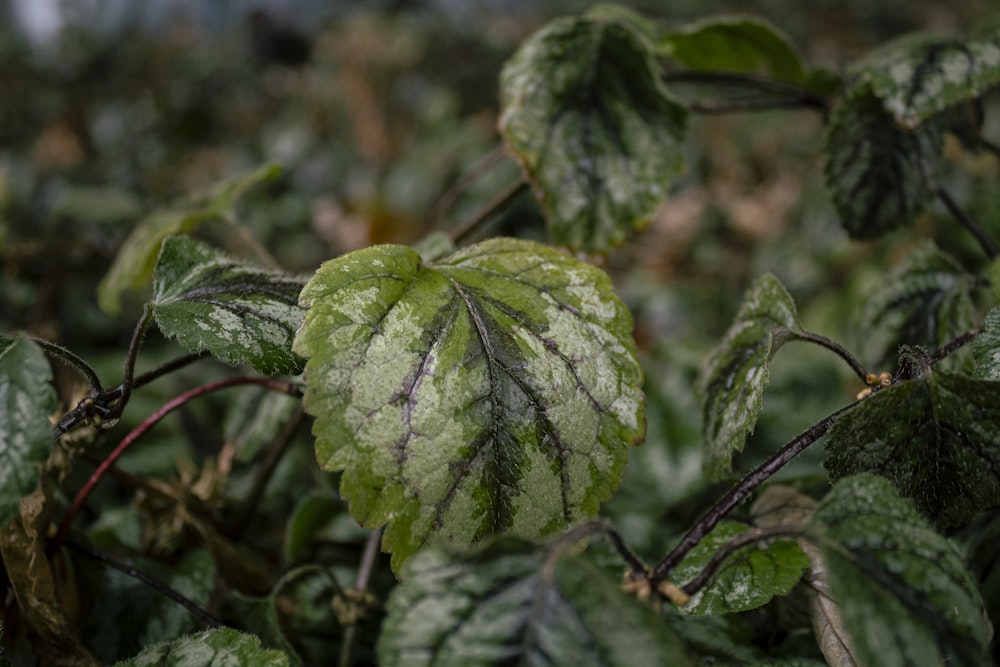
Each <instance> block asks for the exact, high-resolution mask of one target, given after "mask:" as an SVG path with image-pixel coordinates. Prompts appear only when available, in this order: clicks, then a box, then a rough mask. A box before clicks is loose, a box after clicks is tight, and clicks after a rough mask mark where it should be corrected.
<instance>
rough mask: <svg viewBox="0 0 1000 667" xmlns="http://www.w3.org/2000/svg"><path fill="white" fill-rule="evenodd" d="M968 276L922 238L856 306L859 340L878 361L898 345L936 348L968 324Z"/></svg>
mask: <svg viewBox="0 0 1000 667" xmlns="http://www.w3.org/2000/svg"><path fill="white" fill-rule="evenodd" d="M971 287H972V281H971V278H970V276H969V275H968V274H967V273H966V272H965V271H964V270H963V269H962V267H961V266H959V265H958V264H957V263H956V262H955V260H953V259H952V258H951V257H949V256H948V255H945V254H944V253H942V252H941V251H940V250H938V249H937V247H936V246H935V245H934V244H933V243H926V244H924V245H922V246H920V247H918V248H917V249H916V250H914V251H913V252H912V253H910V255H909V256H908V257H907V258H906V260H905V261H903V263H902V264H900V265H899V266H898V267H896V268H895V269H894V270H893V271H892V272H891V273H890V274H889V275H888V276H886V278H885V279H884V281H883V282H882V284H881V285H879V286H878V288H877V289H876V290H874V291H873V292H872V293H871V295H870V296H869V297H868V300H867V303H865V305H864V308H863V309H862V310H861V317H862V324H861V340H863V341H865V345H867V346H868V347H869V348H870V349H872V350H874V351H875V353H876V355H875V356H874V358H876V360H877V363H878V364H884V363H885V362H886V361H887V360H889V359H891V358H892V357H893V356H894V355H895V354H896V351H897V350H898V349H899V346H900V345H921V346H924V347H927V348H929V349H932V350H934V349H937V348H939V347H941V346H942V345H944V344H945V343H947V342H948V341H950V340H951V339H953V338H954V337H955V336H958V335H959V334H961V333H964V332H966V331H968V330H969V329H971V328H972V325H973V322H972V314H973V308H972V299H971V296H970V289H971Z"/></svg>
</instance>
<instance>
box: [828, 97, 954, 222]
mask: <svg viewBox="0 0 1000 667" xmlns="http://www.w3.org/2000/svg"><path fill="white" fill-rule="evenodd" d="M942 137H943V135H942V132H941V130H940V127H939V126H938V124H937V123H930V122H929V123H924V124H922V125H920V126H919V127H917V128H916V129H913V130H909V129H906V128H903V127H900V126H899V125H898V124H897V123H896V121H895V120H894V119H893V117H892V115H891V114H889V113H888V112H887V111H886V110H885V109H884V108H883V107H882V103H881V102H880V101H879V99H878V98H877V97H876V96H875V95H874V94H873V93H872V92H871V89H870V88H868V87H867V86H863V85H862V86H858V87H856V88H855V89H854V90H853V91H852V92H851V93H850V94H849V95H848V96H847V97H846V98H845V99H844V100H842V101H841V102H840V104H839V105H838V106H837V107H836V108H835V109H834V110H833V113H832V114H831V115H830V120H829V122H828V123H827V129H826V143H825V153H826V158H827V161H826V169H825V172H824V175H825V177H826V184H827V187H828V188H829V190H830V192H831V193H832V194H833V203H834V206H835V207H836V209H837V213H838V214H839V215H840V218H841V223H842V224H843V225H844V228H845V229H846V230H847V231H848V233H849V234H850V235H851V236H853V237H854V238H859V239H870V238H874V237H876V236H879V235H881V234H884V233H885V232H888V231H890V230H892V229H896V228H897V227H902V226H905V225H908V224H910V223H912V222H913V220H914V218H916V216H917V215H918V214H920V213H921V212H922V211H923V210H924V209H925V208H926V206H927V204H928V203H929V202H930V201H931V199H932V198H933V196H934V181H935V161H936V159H937V156H938V155H939V154H940V152H941V146H942V142H943V138H942Z"/></svg>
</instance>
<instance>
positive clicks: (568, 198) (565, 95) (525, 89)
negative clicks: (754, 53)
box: [500, 18, 687, 252]
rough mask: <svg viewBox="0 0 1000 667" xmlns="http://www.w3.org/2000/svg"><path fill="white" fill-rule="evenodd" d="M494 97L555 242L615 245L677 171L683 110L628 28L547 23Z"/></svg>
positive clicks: (647, 49)
mask: <svg viewBox="0 0 1000 667" xmlns="http://www.w3.org/2000/svg"><path fill="white" fill-rule="evenodd" d="M500 95H501V101H502V107H503V113H502V115H501V117H500V130H501V132H502V133H503V135H504V140H505V141H506V144H507V147H508V149H509V150H510V151H511V152H512V153H513V154H514V156H515V157H517V159H518V160H519V161H520V162H521V164H522V166H523V167H524V170H525V172H526V174H527V176H528V178H529V180H530V181H531V183H532V184H533V186H534V187H535V191H536V193H537V195H538V197H539V199H540V200H541V202H542V205H543V207H544V209H545V213H546V217H547V220H548V225H549V234H550V238H551V239H552V240H553V241H554V242H555V243H557V244H561V245H566V246H569V247H570V248H573V249H574V250H584V251H593V252H605V251H607V250H608V249H609V248H610V247H611V246H615V245H619V244H620V243H621V242H622V241H623V240H624V239H625V237H626V235H627V234H628V232H629V230H630V229H632V228H634V227H637V226H640V225H642V224H644V223H645V222H646V221H648V220H649V218H650V216H651V215H652V213H653V212H654V210H655V209H656V207H657V206H659V205H660V203H662V202H663V201H664V200H665V199H666V197H667V193H668V191H669V189H670V182H671V180H672V179H673V178H674V177H675V176H676V175H678V174H679V173H680V172H681V170H682V169H683V166H684V165H683V157H682V155H681V148H680V142H681V141H682V139H683V137H684V132H685V123H686V117H687V112H686V109H685V108H684V107H683V106H681V105H680V104H679V103H678V102H676V101H675V100H674V99H673V98H672V97H671V96H670V94H669V93H668V92H667V90H666V89H665V88H664V86H663V84H662V83H661V82H660V78H659V71H658V68H657V64H656V62H655V60H654V58H653V49H652V46H651V45H650V44H649V43H648V42H647V41H646V39H645V38H644V37H643V36H641V35H640V34H638V33H637V32H636V31H635V30H634V29H633V28H631V27H630V26H629V25H627V24H625V23H621V22H618V21H609V20H603V19H599V18H579V19H560V20H557V21H554V22H552V23H550V24H549V25H548V26H547V27H546V28H544V29H543V30H542V31H540V32H538V33H537V34H535V35H534V36H532V37H531V38H530V39H528V40H527V41H526V42H525V43H524V44H523V45H522V46H521V48H520V50H518V52H517V53H516V54H515V55H514V56H513V57H512V58H511V59H510V60H509V61H508V62H507V64H506V65H505V66H504V69H503V72H502V73H501V76H500Z"/></svg>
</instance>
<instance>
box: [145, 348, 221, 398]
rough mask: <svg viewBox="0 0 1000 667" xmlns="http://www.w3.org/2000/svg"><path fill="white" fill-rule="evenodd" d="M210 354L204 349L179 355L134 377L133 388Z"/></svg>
mask: <svg viewBox="0 0 1000 667" xmlns="http://www.w3.org/2000/svg"><path fill="white" fill-rule="evenodd" d="M208 356H209V353H208V351H204V352H196V353H194V354H186V355H184V356H183V357H178V358H176V359H174V360H172V361H168V362H167V363H165V364H163V365H162V366H159V367H157V368H154V369H153V370H151V371H147V372H145V373H143V374H142V375H140V376H138V377H136V378H135V379H133V380H132V388H133V389H138V388H140V387H144V386H146V385H147V384H149V383H150V382H152V381H153V380H156V379H157V378H160V377H163V376H164V375H166V374H168V373H173V372H174V371H176V370H180V369H181V368H184V367H185V366H188V365H190V364H193V363H194V362H196V361H198V360H200V359H205V358H207V357H208Z"/></svg>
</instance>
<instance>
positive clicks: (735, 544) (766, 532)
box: [681, 526, 802, 595]
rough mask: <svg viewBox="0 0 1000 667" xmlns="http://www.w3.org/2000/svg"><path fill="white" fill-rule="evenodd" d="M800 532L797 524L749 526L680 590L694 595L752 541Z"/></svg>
mask: <svg viewBox="0 0 1000 667" xmlns="http://www.w3.org/2000/svg"><path fill="white" fill-rule="evenodd" d="M801 532H802V529H801V528H799V527H797V526H772V527H769V528H751V529H750V530H748V531H747V532H745V533H741V534H739V535H737V536H736V537H734V538H733V539H731V540H729V541H728V542H726V543H725V544H723V545H722V546H721V547H719V549H718V550H717V551H716V552H715V553H714V554H712V557H711V558H710V559H709V561H708V563H706V564H705V567H703V568H702V569H701V571H700V572H699V573H698V574H696V575H695V577H694V578H693V579H691V580H690V581H689V582H687V583H686V584H684V585H683V586H681V590H682V591H684V592H685V593H687V594H688V595H694V594H695V593H697V592H698V591H700V590H701V589H702V588H704V586H705V584H707V583H708V582H709V581H710V580H711V579H712V577H713V576H714V575H715V573H716V572H717V571H718V569H719V567H720V566H721V565H722V563H723V561H725V560H726V559H727V558H729V557H730V556H731V555H732V554H733V553H735V552H736V551H739V550H740V549H742V548H744V547H746V546H747V545H749V544H753V543H754V542H759V541H761V540H769V539H773V538H775V537H784V536H789V535H798V534H800V533H801Z"/></svg>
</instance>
